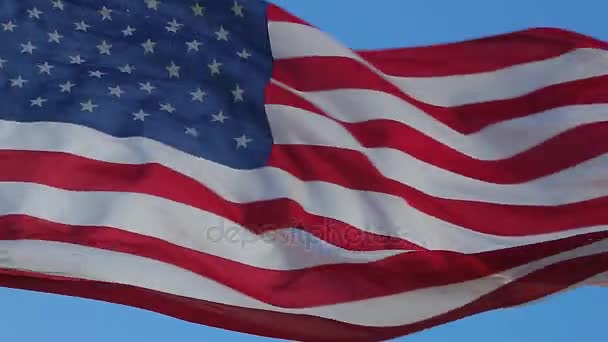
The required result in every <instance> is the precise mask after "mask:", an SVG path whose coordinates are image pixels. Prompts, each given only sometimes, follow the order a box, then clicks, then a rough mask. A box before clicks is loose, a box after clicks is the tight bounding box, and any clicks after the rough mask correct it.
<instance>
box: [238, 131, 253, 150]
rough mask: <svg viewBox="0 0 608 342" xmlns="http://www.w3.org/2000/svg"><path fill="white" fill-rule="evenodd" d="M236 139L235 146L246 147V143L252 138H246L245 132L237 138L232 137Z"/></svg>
mask: <svg viewBox="0 0 608 342" xmlns="http://www.w3.org/2000/svg"><path fill="white" fill-rule="evenodd" d="M234 140H236V148H237V149H239V148H241V147H242V148H247V144H249V143H250V142H252V141H253V139H250V138H248V137H247V136H246V135H245V134H243V135H241V136H240V137H238V138H234Z"/></svg>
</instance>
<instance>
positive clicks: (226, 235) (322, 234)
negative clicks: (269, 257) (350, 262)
mask: <svg viewBox="0 0 608 342" xmlns="http://www.w3.org/2000/svg"><path fill="white" fill-rule="evenodd" d="M399 231H403V230H401V229H397V228H396V227H391V228H390V229H387V228H386V227H382V228H381V227H366V228H365V229H363V230H360V229H356V228H353V227H351V226H349V225H346V224H341V223H339V222H335V221H324V222H320V223H317V224H312V225H311V224H307V225H303V224H299V223H298V222H296V221H292V222H290V223H289V224H280V225H277V224H259V223H258V224H245V225H242V226H241V225H235V224H233V223H227V222H222V223H221V224H219V225H214V226H209V227H203V228H202V229H201V232H202V234H203V235H204V236H203V238H204V239H205V240H207V241H211V242H214V243H229V244H236V245H239V246H240V247H243V248H245V247H247V246H248V245H255V244H260V243H265V244H272V245H283V246H292V247H297V248H299V249H305V250H312V249H314V248H315V246H319V245H321V244H324V243H325V244H326V243H330V244H332V245H336V246H348V247H349V249H353V248H357V247H365V249H369V248H371V249H376V248H382V247H388V245H389V244H392V245H393V246H394V245H395V244H398V243H399V240H401V239H400V238H399V237H396V236H395V233H394V232H399ZM370 232H378V233H370ZM382 232H387V233H388V232H391V236H390V237H389V236H387V234H382Z"/></svg>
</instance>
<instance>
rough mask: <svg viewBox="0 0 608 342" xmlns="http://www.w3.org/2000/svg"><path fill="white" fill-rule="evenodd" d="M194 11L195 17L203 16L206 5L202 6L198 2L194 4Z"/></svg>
mask: <svg viewBox="0 0 608 342" xmlns="http://www.w3.org/2000/svg"><path fill="white" fill-rule="evenodd" d="M192 12H194V16H195V17H199V16H203V14H204V12H205V7H203V6H201V5H200V4H199V3H198V2H197V3H196V4H195V5H194V6H192Z"/></svg>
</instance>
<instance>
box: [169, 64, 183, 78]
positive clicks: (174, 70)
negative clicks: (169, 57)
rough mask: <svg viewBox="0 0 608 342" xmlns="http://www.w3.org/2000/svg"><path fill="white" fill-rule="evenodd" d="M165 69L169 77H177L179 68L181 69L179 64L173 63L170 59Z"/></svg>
mask: <svg viewBox="0 0 608 342" xmlns="http://www.w3.org/2000/svg"><path fill="white" fill-rule="evenodd" d="M166 69H167V71H168V72H169V78H173V77H175V78H179V69H181V67H180V66H179V65H175V63H174V62H173V61H171V65H169V66H167V68H166Z"/></svg>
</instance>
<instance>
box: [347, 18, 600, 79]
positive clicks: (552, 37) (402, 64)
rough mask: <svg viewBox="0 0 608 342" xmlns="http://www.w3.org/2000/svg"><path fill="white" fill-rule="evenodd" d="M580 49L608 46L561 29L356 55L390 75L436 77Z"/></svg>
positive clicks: (533, 59)
mask: <svg viewBox="0 0 608 342" xmlns="http://www.w3.org/2000/svg"><path fill="white" fill-rule="evenodd" d="M580 48H598V49H608V44H607V43H606V42H603V41H600V40H597V39H595V38H592V37H589V36H585V35H582V34H579V33H575V32H570V31H565V30H561V29H556V28H532V29H528V30H523V31H518V32H512V33H507V34H501V35H497V36H493V37H487V38H481V39H474V40H469V41H465V42H457V43H450V44H441V45H433V46H423V47H410V48H399V49H387V50H374V51H357V52H358V53H359V55H360V56H361V57H363V58H364V59H366V60H367V61H368V62H370V63H371V64H373V65H374V66H376V67H377V68H378V69H380V70H382V71H383V72H384V73H387V74H389V75H394V76H405V77H437V76H449V75H460V74H472V73H480V72H487V71H494V70H497V69H502V68H506V67H509V66H513V65H516V64H523V63H529V62H534V61H539V60H543V59H549V58H554V57H558V56H560V55H562V54H565V53H568V52H570V51H572V50H575V49H580Z"/></svg>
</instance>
